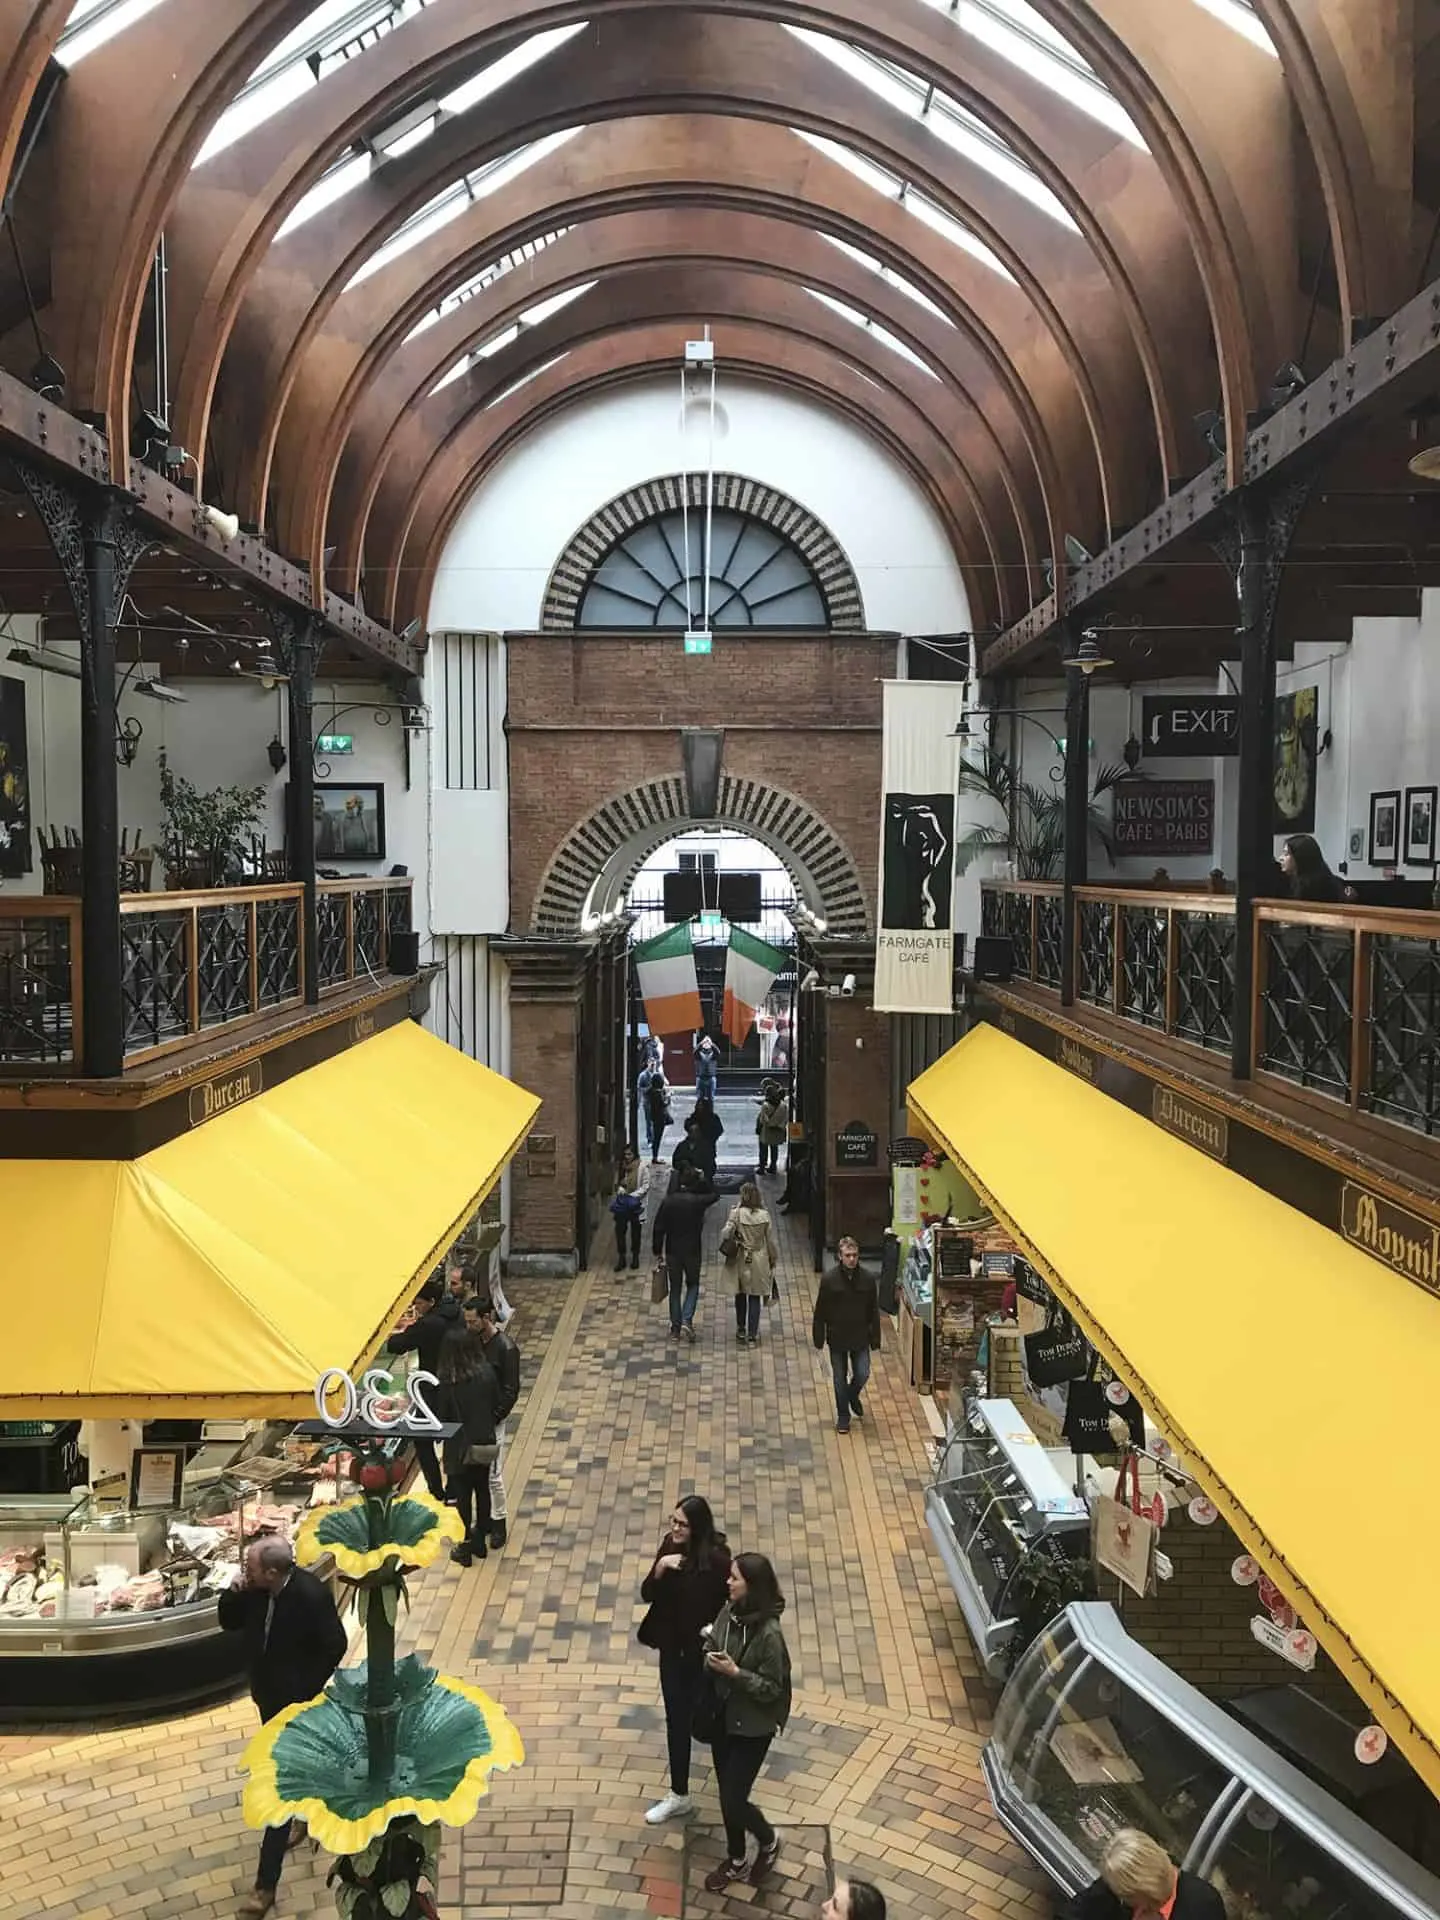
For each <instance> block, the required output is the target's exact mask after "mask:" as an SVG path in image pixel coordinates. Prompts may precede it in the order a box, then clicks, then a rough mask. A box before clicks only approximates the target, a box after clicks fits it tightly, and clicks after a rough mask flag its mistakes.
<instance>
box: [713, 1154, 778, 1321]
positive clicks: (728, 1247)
mask: <svg viewBox="0 0 1440 1920" xmlns="http://www.w3.org/2000/svg"><path fill="white" fill-rule="evenodd" d="M720 1251H721V1253H722V1254H724V1256H725V1270H726V1272H727V1273H728V1274H729V1275H730V1276H731V1278H732V1279H733V1280H734V1283H735V1338H736V1340H737V1341H738V1342H739V1343H740V1345H741V1346H742V1347H743V1346H751V1347H754V1346H758V1345H759V1344H760V1308H761V1305H762V1304H763V1302H764V1301H766V1300H768V1299H769V1298H770V1296H771V1293H772V1291H773V1289H774V1286H775V1269H776V1267H777V1266H778V1265H779V1264H780V1250H779V1248H778V1247H777V1246H776V1244H775V1228H774V1226H773V1225H772V1224H771V1220H770V1215H769V1214H768V1213H767V1212H766V1209H765V1203H764V1201H763V1199H762V1198H761V1195H760V1189H759V1187H757V1186H756V1184H755V1182H754V1181H753V1180H747V1181H746V1182H745V1184H744V1186H743V1187H741V1189H740V1201H739V1205H738V1206H735V1207H732V1208H731V1210H730V1218H729V1219H728V1220H727V1221H726V1222H725V1227H724V1231H723V1232H722V1233H721V1235H720Z"/></svg>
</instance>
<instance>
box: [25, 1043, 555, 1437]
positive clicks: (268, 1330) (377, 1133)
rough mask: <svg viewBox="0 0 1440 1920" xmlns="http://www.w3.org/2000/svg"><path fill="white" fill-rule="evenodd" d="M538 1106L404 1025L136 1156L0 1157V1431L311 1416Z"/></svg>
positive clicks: (472, 1204) (469, 1210)
mask: <svg viewBox="0 0 1440 1920" xmlns="http://www.w3.org/2000/svg"><path fill="white" fill-rule="evenodd" d="M539 1104H540V1103H539V1101H538V1100H537V1099H536V1098H535V1097H534V1095H533V1094H529V1093H525V1092H523V1091H522V1090H521V1089H520V1088H519V1087H516V1086H512V1085H511V1083H510V1082H509V1081H508V1080H503V1079H501V1077H500V1076H499V1075H498V1074H495V1073H491V1072H490V1071H489V1070H488V1069H487V1068H485V1067H482V1066H479V1065H478V1064H477V1063H476V1062H475V1061H474V1060H471V1059H470V1058H469V1057H468V1056H467V1055H465V1054H463V1053H458V1052H457V1051H456V1050H455V1049H454V1048H453V1047H449V1046H446V1045H445V1043H444V1042H443V1041H440V1040H437V1039H435V1037H434V1036H433V1035H432V1034H429V1033H426V1032H425V1031H424V1030H423V1029H422V1028H420V1027H417V1026H415V1025H414V1024H413V1022H411V1021H408V1020H407V1021H405V1022H403V1023H402V1024H400V1025H398V1026H395V1027H391V1028H389V1029H388V1030H387V1031H386V1032H384V1033H381V1034H377V1035H376V1036H375V1038H374V1039H371V1040H366V1041H364V1042H363V1043H362V1044H361V1045H359V1046H356V1047H351V1048H350V1049H349V1050H348V1051H346V1052H344V1053H341V1054H338V1055H336V1057H335V1058H334V1059H332V1060H327V1061H325V1062H323V1063H322V1064H321V1065H320V1066H316V1067H312V1068H310V1069H309V1071H308V1072H305V1073H301V1074H297V1075H296V1077H295V1078H294V1079H293V1080H287V1081H285V1082H283V1083H282V1084H281V1085H279V1086H277V1087H274V1088H272V1089H270V1090H269V1091H268V1092H265V1093H261V1094H259V1095H257V1096H256V1097H255V1098H254V1099H253V1100H251V1101H250V1102H249V1103H248V1104H247V1105H244V1106H240V1107H236V1108H234V1109H232V1110H231V1111H230V1112H228V1113H224V1114H222V1115H220V1116H219V1117H218V1118H216V1119H213V1120H210V1121H207V1122H206V1123H205V1124H204V1125H203V1126H199V1127H196V1128H195V1129H194V1130H193V1131H192V1132H190V1133H186V1134H183V1135H181V1136H180V1137H179V1138H178V1139H175V1140H171V1141H169V1142H167V1144H166V1145H164V1146H162V1147H157V1148H156V1149H155V1150H154V1151H153V1152H151V1153H147V1154H144V1155H143V1156H142V1157H141V1158H140V1159H138V1160H134V1161H83V1160H80V1161H76V1160H71V1161H65V1160H10V1161H4V1162H0V1223H3V1224H0V1276H3V1288H0V1293H3V1299H4V1303H5V1323H6V1324H5V1336H4V1342H3V1348H0V1418H4V1419H25V1418H49V1419H56V1418H61V1419H63V1418H73V1417H75V1416H76V1415H91V1416H99V1417H110V1418H114V1417H119V1416H122V1415H127V1416H134V1417H154V1416H157V1415H160V1414H167V1415H175V1416H181V1417H191V1418H201V1417H218V1416H220V1415H224V1414H230V1415H232V1416H233V1415H246V1416H253V1415H259V1414H272V1415H275V1416H277V1417H290V1418H297V1419H298V1418H303V1417H304V1416H305V1415H306V1414H313V1412H314V1409H315V1402H314V1397H313V1390H314V1384H315V1379H316V1376H317V1375H318V1374H319V1373H321V1372H322V1371H323V1370H324V1369H325V1368H326V1367H332V1366H334V1367H343V1368H346V1369H349V1370H350V1371H352V1372H353V1371H354V1369H355V1368H356V1367H357V1366H360V1365H362V1364H363V1363H364V1362H365V1361H366V1360H368V1359H369V1358H370V1356H371V1355H372V1354H373V1353H374V1352H375V1350H376V1348H377V1347H378V1346H379V1344H380V1342H381V1341H382V1340H383V1339H384V1337H385V1336H386V1334H387V1333H388V1331H389V1329H390V1328H391V1327H392V1326H393V1324H394V1321H395V1318H396V1316H397V1314H398V1313H399V1312H400V1310H401V1308H402V1307H403V1306H404V1305H405V1304H406V1302H407V1301H408V1300H409V1299H410V1298H411V1297H412V1296H413V1294H414V1292H415V1289H416V1287H417V1286H418V1285H419V1283H420V1281H421V1280H422V1279H424V1277H425V1275H426V1274H427V1273H428V1272H429V1270H430V1268H431V1267H432V1266H433V1265H434V1263H435V1261H436V1260H437V1259H439V1257H440V1256H441V1254H442V1253H443V1252H444V1251H445V1249H446V1248H447V1247H448V1246H449V1245H450V1243H451V1242H452V1241H453V1240H454V1239H455V1237H456V1235H457V1234H458V1232H459V1231H460V1229H461V1228H462V1227H463V1226H464V1224H465V1222H466V1221H467V1220H468V1219H469V1218H470V1216H471V1215H472V1214H473V1213H474V1211H475V1209H476V1208H477V1207H478V1206H479V1204H480V1202H481V1200H482V1199H483V1198H484V1196H485V1195H486V1193H487V1192H488V1191H489V1190H490V1188H491V1187H492V1186H493V1185H494V1183H495V1180H496V1179H497V1177H498V1176H499V1174H500V1172H501V1169H502V1168H503V1167H504V1165H505V1163H506V1161H507V1160H508V1159H509V1158H510V1156H511V1154H512V1153H513V1152H514V1151H515V1148H516V1147H517V1145H518V1144H519V1142H520V1139H521V1137H522V1136H523V1134H524V1133H525V1131H526V1129H527V1128H528V1127H529V1126H530V1124H531V1122H532V1120H533V1119H534V1116H535V1113H536V1111H537V1109H538V1107H539Z"/></svg>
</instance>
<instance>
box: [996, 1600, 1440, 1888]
mask: <svg viewBox="0 0 1440 1920" xmlns="http://www.w3.org/2000/svg"><path fill="white" fill-rule="evenodd" d="M982 1765H983V1768H984V1773H985V1781H986V1785H987V1786H988V1788H989V1790H990V1797H991V1800H992V1801H993V1802H994V1805H995V1810H996V1812H997V1813H998V1814H999V1816H1000V1819H1001V1821H1002V1822H1003V1823H1004V1825H1005V1826H1006V1828H1008V1830H1009V1831H1010V1833H1011V1834H1013V1835H1014V1837H1015V1839H1016V1840H1018V1841H1019V1842H1020V1844H1021V1846H1023V1847H1024V1848H1025V1849H1026V1851H1027V1852H1028V1853H1030V1854H1031V1855H1032V1856H1033V1857H1034V1859H1035V1860H1037V1861H1038V1862H1039V1864H1040V1865H1041V1866H1042V1867H1043V1868H1044V1869H1045V1870H1046V1871H1047V1872H1048V1873H1049V1874H1050V1876H1051V1877H1052V1879H1054V1880H1055V1881H1056V1883H1057V1884H1058V1885H1059V1886H1060V1887H1061V1888H1062V1889H1063V1890H1064V1892H1065V1893H1066V1894H1072V1895H1073V1894H1074V1893H1077V1892H1078V1891H1079V1890H1080V1889H1081V1888H1082V1887H1085V1886H1088V1885H1089V1884H1090V1882H1091V1881H1093V1880H1094V1879H1095V1878H1096V1876H1097V1874H1098V1871H1099V1862H1100V1859H1101V1856H1102V1855H1103V1853H1104V1851H1105V1847H1106V1845H1107V1843H1108V1841H1109V1839H1110V1837H1111V1835H1112V1834H1114V1833H1115V1832H1116V1831H1118V1829H1119V1828H1121V1827H1139V1828H1142V1829H1143V1830H1144V1831H1145V1832H1147V1833H1149V1834H1152V1835H1153V1836H1154V1838H1155V1839H1156V1840H1158V1841H1159V1842H1160V1844H1161V1845H1162V1846H1163V1847H1164V1848H1165V1849H1166V1851H1167V1852H1168V1853H1169V1854H1170V1856H1171V1858H1172V1859H1173V1860H1175V1861H1176V1862H1177V1863H1178V1864H1179V1865H1181V1866H1183V1867H1187V1868H1188V1869H1189V1870H1190V1871H1191V1872H1192V1873H1195V1874H1199V1875H1200V1876H1201V1877H1202V1878H1204V1879H1207V1880H1209V1881H1211V1882H1212V1884H1213V1885H1214V1886H1215V1887H1216V1888H1217V1889H1218V1890H1219V1892H1220V1893H1221V1895H1222V1897H1223V1898H1224V1901H1225V1906H1226V1912H1227V1915H1228V1916H1229V1920H1395V1916H1397V1915H1403V1916H1405V1920H1440V1880H1437V1879H1436V1878H1435V1877H1434V1876H1433V1875H1431V1874H1430V1873H1427V1872H1426V1870H1425V1869H1424V1868H1423V1867H1421V1866H1419V1865H1417V1864H1416V1862H1415V1861H1414V1860H1412V1859H1411V1858H1410V1857H1409V1856H1408V1855H1407V1854H1405V1853H1402V1852H1401V1850H1400V1849H1399V1848H1398V1847H1397V1846H1395V1845H1393V1844H1392V1842H1391V1841H1389V1840H1387V1839H1385V1838H1384V1837H1383V1836H1382V1835H1381V1834H1379V1833H1377V1832H1376V1831H1375V1829H1374V1828H1373V1827H1371V1826H1369V1825H1367V1824H1366V1822H1365V1821H1364V1820H1362V1819H1361V1818H1360V1817H1359V1816H1358V1815H1357V1814H1355V1813H1354V1812H1352V1811H1351V1810H1350V1809H1349V1808H1347V1807H1345V1806H1344V1805H1342V1804H1341V1802H1340V1801H1339V1800H1337V1799H1335V1798H1334V1797H1333V1795H1331V1794H1329V1793H1327V1792H1326V1791H1325V1789H1324V1788H1323V1787H1321V1786H1319V1785H1317V1784H1316V1783H1315V1782H1314V1781H1313V1780H1311V1779H1309V1778H1308V1777H1307V1776H1306V1775H1305V1774H1303V1773H1301V1772H1300V1771H1299V1769H1298V1768H1296V1767H1294V1766H1292V1765H1291V1763H1290V1762H1289V1761H1288V1760H1286V1759H1284V1758H1282V1756H1281V1755H1280V1754H1278V1753H1276V1752H1275V1751H1274V1750H1273V1749H1272V1748H1271V1747H1269V1746H1267V1745H1266V1744H1265V1742H1264V1741H1263V1740H1260V1739H1258V1738H1257V1737H1256V1736H1255V1735H1254V1734H1253V1733H1251V1732H1249V1731H1248V1730H1247V1729H1246V1728H1245V1727H1243V1726H1242V1725H1241V1724H1240V1723H1239V1721H1238V1720H1236V1719H1234V1718H1232V1717H1231V1715H1230V1714H1228V1713H1227V1712H1226V1711H1225V1709H1224V1708H1223V1707H1220V1706H1217V1705H1216V1704H1215V1703H1214V1702H1213V1701H1210V1700H1207V1699H1206V1698H1205V1696H1204V1695H1203V1694H1201V1693H1198V1692H1197V1691H1196V1689H1195V1688H1194V1687H1192V1686H1190V1685H1189V1684H1188V1682H1186V1681H1184V1680H1182V1679H1181V1678H1180V1677H1179V1675H1178V1674H1174V1673H1172V1672H1171V1671H1170V1669H1169V1668H1168V1667H1166V1666H1164V1665H1163V1664H1162V1663H1161V1662H1160V1661H1159V1660H1157V1659H1156V1658H1155V1657H1154V1655H1153V1654H1150V1653H1147V1652H1146V1651H1145V1649H1144V1648H1143V1647H1141V1646H1139V1645H1137V1644H1136V1642H1135V1641H1133V1640H1132V1639H1131V1638H1130V1636H1129V1635H1128V1634H1127V1633H1126V1632H1125V1629H1124V1628H1123V1626H1122V1625H1121V1624H1120V1621H1119V1619H1118V1617H1117V1616H1116V1614H1115V1613H1114V1611H1113V1610H1112V1609H1111V1608H1110V1607H1109V1606H1107V1605H1102V1604H1099V1603H1095V1602H1077V1603H1076V1604H1075V1605H1073V1606H1071V1607H1068V1608H1067V1609H1066V1611H1065V1612H1064V1613H1062V1614H1060V1615H1058V1616H1057V1617H1056V1619H1055V1620H1054V1621H1053V1622H1052V1624H1051V1626H1050V1627H1049V1628H1048V1629H1047V1630H1046V1631H1045V1632H1044V1633H1043V1634H1041V1636H1040V1637H1039V1638H1038V1639H1037V1640H1035V1641H1034V1642H1033V1643H1032V1645H1031V1646H1030V1648H1029V1649H1028V1650H1027V1652H1026V1653H1025V1654H1024V1656H1023V1657H1022V1659H1021V1660H1020V1662H1019V1664H1018V1665H1017V1667H1016V1669H1015V1672H1014V1674H1013V1675H1012V1676H1011V1679H1010V1682H1009V1684H1008V1685H1007V1687H1006V1689H1005V1692H1004V1695H1003V1696H1002V1698H1001V1701H1000V1706H999V1709H998V1711H997V1713H996V1716H995V1730H994V1733H993V1735H992V1737H991V1739H990V1742H989V1744H988V1745H987V1746H986V1748H985V1751H984V1755H983V1757H982Z"/></svg>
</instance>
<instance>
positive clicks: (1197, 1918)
mask: <svg viewBox="0 0 1440 1920" xmlns="http://www.w3.org/2000/svg"><path fill="white" fill-rule="evenodd" d="M1066 1911H1067V1913H1068V1915H1069V1920H1131V1910H1130V1908H1129V1907H1127V1906H1126V1904H1125V1902H1124V1901H1123V1900H1122V1899H1120V1897H1119V1895H1118V1894H1114V1893H1112V1892H1111V1891H1110V1889H1109V1887H1107V1886H1106V1884H1105V1882H1104V1881H1103V1880H1092V1881H1091V1883H1090V1885H1089V1886H1088V1887H1085V1888H1083V1889H1082V1891H1081V1892H1079V1893H1077V1894H1076V1896H1075V1898H1074V1899H1073V1900H1072V1901H1071V1902H1070V1905H1069V1907H1068V1908H1067V1910H1066ZM1170 1920H1225V1902H1224V1901H1223V1900H1222V1899H1221V1897H1220V1895H1219V1894H1218V1893H1217V1892H1216V1890H1215V1888H1214V1887H1212V1886H1211V1884H1210V1882H1209V1881H1208V1880H1202V1879H1201V1878H1200V1876H1199V1875H1198V1874H1194V1873H1187V1872H1186V1871H1185V1869H1184V1868H1183V1867H1182V1868H1181V1870H1180V1881H1179V1885H1178V1886H1177V1887H1176V1890H1175V1904H1174V1906H1173V1907H1172V1908H1171V1909H1170Z"/></svg>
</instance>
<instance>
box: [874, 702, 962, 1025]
mask: <svg viewBox="0 0 1440 1920" xmlns="http://www.w3.org/2000/svg"><path fill="white" fill-rule="evenodd" d="M964 698H965V693H964V688H963V687H962V686H960V685H959V684H958V683H956V682H954V681H948V680H887V681H886V683H885V745H884V763H883V772H882V776H881V777H882V784H883V788H884V791H883V794H882V796H881V801H882V805H881V821H880V928H879V933H878V935H877V938H876V941H875V1009H876V1011H877V1012H879V1013H949V1012H950V1011H951V1009H952V1007H953V1004H954V990H955V989H954V981H955V934H954V924H955V918H954V883H955V783H956V777H957V754H958V747H957V743H956V741H955V739H954V737H953V735H954V729H955V727H956V725H957V723H958V722H959V719H960V716H961V713H962V712H963V710H964Z"/></svg>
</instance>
